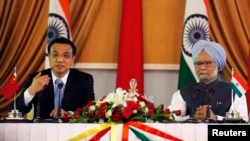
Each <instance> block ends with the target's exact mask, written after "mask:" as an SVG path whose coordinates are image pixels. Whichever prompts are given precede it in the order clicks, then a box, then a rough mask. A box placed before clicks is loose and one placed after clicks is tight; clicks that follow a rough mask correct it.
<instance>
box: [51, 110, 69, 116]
mask: <svg viewBox="0 0 250 141" xmlns="http://www.w3.org/2000/svg"><path fill="white" fill-rule="evenodd" d="M64 113H66V111H64V110H63V109H61V117H62V116H63V115H64ZM50 116H51V117H57V109H53V110H52V112H51V113H50Z"/></svg>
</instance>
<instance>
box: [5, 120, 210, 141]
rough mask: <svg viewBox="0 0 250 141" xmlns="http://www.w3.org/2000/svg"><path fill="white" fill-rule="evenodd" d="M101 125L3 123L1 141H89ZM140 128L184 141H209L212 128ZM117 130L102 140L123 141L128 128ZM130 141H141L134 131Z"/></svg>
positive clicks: (168, 125)
mask: <svg viewBox="0 0 250 141" xmlns="http://www.w3.org/2000/svg"><path fill="white" fill-rule="evenodd" d="M100 125H101V124H97V123H9V122H8V123H0V141H69V140H71V141H74V140H81V141H88V140H90V139H91V138H92V137H93V136H94V134H93V132H94V130H93V129H95V130H98V129H99V128H100V127H101V126H100ZM113 125H114V124H112V127H114V126H113ZM140 125H145V126H147V127H150V128H151V129H155V130H158V131H159V132H164V133H165V134H168V135H169V136H172V137H174V138H177V139H179V140H183V141H207V140H208V139H207V138H208V135H207V130H208V124H206V123H140ZM115 128H116V129H114V130H112V129H111V130H109V131H108V132H107V133H106V134H104V135H103V136H102V137H101V138H100V140H101V141H111V138H114V137H115V140H116V141H121V140H122V136H124V133H123V128H124V126H123V124H116V125H115ZM133 128H134V129H136V130H137V131H138V132H140V133H142V134H143V135H145V136H147V137H148V138H149V139H150V140H152V141H170V140H172V139H171V138H163V136H161V135H160V136H159V135H157V133H156V132H154V131H153V133H150V132H148V131H146V130H145V129H144V128H145V127H141V129H140V128H138V127H137V128H136V127H133ZM91 129H92V130H91ZM99 131H100V130H99ZM88 132H92V134H91V135H90V136H88V137H86V138H82V139H79V137H78V139H74V138H77V136H79V135H81V134H84V133H85V135H86V134H87V133H88ZM96 133H97V132H96ZM88 134H89V133H88ZM127 140H128V141H139V139H138V138H137V136H136V135H135V134H134V132H132V130H129V131H128V135H127Z"/></svg>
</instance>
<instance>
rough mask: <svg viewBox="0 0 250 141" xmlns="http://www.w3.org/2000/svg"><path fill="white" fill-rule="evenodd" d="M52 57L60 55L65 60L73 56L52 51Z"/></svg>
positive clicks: (55, 57)
mask: <svg viewBox="0 0 250 141" xmlns="http://www.w3.org/2000/svg"><path fill="white" fill-rule="evenodd" d="M50 56H51V58H52V59H57V58H59V57H61V58H63V59H65V60H68V59H70V58H72V54H63V55H59V54H56V53H52V54H50Z"/></svg>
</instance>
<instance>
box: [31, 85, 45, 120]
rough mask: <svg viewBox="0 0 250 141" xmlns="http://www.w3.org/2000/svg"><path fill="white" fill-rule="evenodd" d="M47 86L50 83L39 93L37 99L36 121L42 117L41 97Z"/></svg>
mask: <svg viewBox="0 0 250 141" xmlns="http://www.w3.org/2000/svg"><path fill="white" fill-rule="evenodd" d="M47 87H48V85H44V86H43V89H42V90H41V91H40V92H39V94H38V98H37V99H38V100H37V106H36V118H35V120H34V122H38V120H39V118H40V97H41V95H42V94H43V93H44V91H45V89H46V88H47Z"/></svg>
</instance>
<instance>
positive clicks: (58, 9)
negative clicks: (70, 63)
mask: <svg viewBox="0 0 250 141" xmlns="http://www.w3.org/2000/svg"><path fill="white" fill-rule="evenodd" d="M69 6H70V5H69V0H50V1H49V17H48V29H47V45H48V44H50V42H51V41H52V40H54V39H55V38H58V37H64V38H68V39H70V40H72V37H71V31H70V10H69ZM45 52H46V57H45V68H49V59H48V52H47V47H46V50H45Z"/></svg>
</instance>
